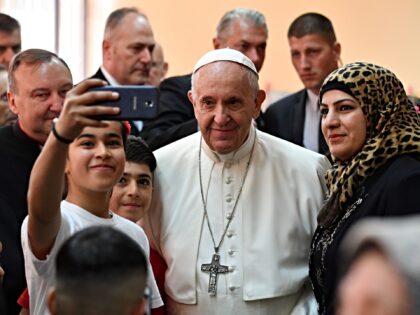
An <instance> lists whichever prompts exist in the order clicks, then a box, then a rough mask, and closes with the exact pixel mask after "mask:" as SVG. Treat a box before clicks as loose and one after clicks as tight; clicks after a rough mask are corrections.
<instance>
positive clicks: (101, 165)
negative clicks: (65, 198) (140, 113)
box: [66, 122, 125, 193]
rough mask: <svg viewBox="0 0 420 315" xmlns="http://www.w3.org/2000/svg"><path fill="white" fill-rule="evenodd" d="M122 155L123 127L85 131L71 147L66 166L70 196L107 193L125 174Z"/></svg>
mask: <svg viewBox="0 0 420 315" xmlns="http://www.w3.org/2000/svg"><path fill="white" fill-rule="evenodd" d="M124 163H125V153H124V145H123V139H122V127H121V124H120V123H119V122H109V125H108V126H107V127H103V128H93V127H86V128H84V129H83V130H82V132H81V133H80V135H79V136H78V137H77V138H76V139H75V141H74V142H73V143H72V144H71V145H70V148H69V156H68V160H67V165H66V175H67V180H68V184H69V193H70V192H71V191H73V190H75V189H78V190H79V191H95V192H108V191H111V190H112V187H113V186H114V185H115V184H116V183H117V182H118V180H119V178H120V177H121V175H122V173H123V171H124Z"/></svg>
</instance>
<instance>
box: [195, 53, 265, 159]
mask: <svg viewBox="0 0 420 315" xmlns="http://www.w3.org/2000/svg"><path fill="white" fill-rule="evenodd" d="M188 96H189V98H190V100H191V102H192V103H193V106H194V112H195V117H196V118H197V120H198V125H199V127H200V130H201V133H202V135H203V139H204V141H205V142H206V143H207V145H208V146H209V147H210V148H211V149H212V150H214V151H216V152H217V153H219V154H226V153H230V152H233V151H235V150H236V149H238V148H239V147H240V146H241V145H242V144H243V143H244V142H245V140H246V138H247V137H248V133H249V129H250V126H251V121H252V119H253V118H257V117H258V115H259V113H260V107H261V103H262V102H263V101H264V98H265V93H264V91H258V92H257V93H255V92H254V90H253V89H252V88H251V86H250V83H249V80H248V74H247V70H246V69H245V68H244V67H243V66H241V65H239V64H236V63H234V62H228V61H219V62H214V63H210V64H208V65H205V66H204V67H202V68H201V69H199V70H198V71H197V72H196V74H195V75H194V94H193V92H192V91H190V92H189V93H188Z"/></svg>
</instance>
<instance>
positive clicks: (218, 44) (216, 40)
mask: <svg viewBox="0 0 420 315" xmlns="http://www.w3.org/2000/svg"><path fill="white" fill-rule="evenodd" d="M213 48H214V49H219V48H223V46H222V41H221V40H220V38H217V37H214V38H213Z"/></svg>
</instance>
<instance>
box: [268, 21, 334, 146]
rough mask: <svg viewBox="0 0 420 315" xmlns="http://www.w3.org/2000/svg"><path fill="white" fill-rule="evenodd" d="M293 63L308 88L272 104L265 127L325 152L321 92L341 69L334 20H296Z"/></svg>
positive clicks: (291, 34)
mask: <svg viewBox="0 0 420 315" xmlns="http://www.w3.org/2000/svg"><path fill="white" fill-rule="evenodd" d="M287 36H288V39H289V46H290V54H291V59H292V63H293V66H294V68H295V70H296V72H297V73H298V75H299V77H300V79H301V81H302V83H303V85H304V86H305V89H303V90H301V91H299V92H297V93H295V94H292V95H290V96H287V97H285V98H284V99H281V100H279V101H277V102H276V103H274V104H272V105H271V106H269V107H268V109H267V110H266V112H265V113H264V114H263V115H262V121H263V124H262V126H261V129H262V130H264V131H266V132H268V133H270V134H272V135H274V136H277V137H280V138H283V139H285V140H287V141H291V142H293V143H295V144H297V145H300V146H303V147H305V148H308V149H310V150H313V151H316V152H320V153H323V154H325V153H326V152H328V146H327V144H326V142H325V139H324V136H323V135H322V132H321V120H320V114H319V108H318V93H319V89H320V87H321V85H322V82H323V81H324V79H325V78H326V77H327V75H328V74H330V73H331V72H332V71H333V70H335V69H337V68H338V64H339V61H340V52H341V46H340V43H338V42H337V40H336V37H335V33H334V28H333V26H332V23H331V21H330V20H329V19H328V18H326V17H325V16H323V15H321V14H318V13H306V14H303V15H301V16H299V17H298V18H297V19H295V20H294V21H293V23H292V24H291V25H290V27H289V31H288V33H287Z"/></svg>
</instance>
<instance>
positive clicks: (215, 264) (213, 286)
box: [201, 254, 229, 295]
mask: <svg viewBox="0 0 420 315" xmlns="http://www.w3.org/2000/svg"><path fill="white" fill-rule="evenodd" d="M201 271H206V272H210V279H209V291H208V292H209V293H210V295H216V291H217V276H218V275H219V273H227V272H229V268H228V266H223V265H221V264H220V255H218V254H214V255H213V257H212V259H211V263H210V264H202V265H201Z"/></svg>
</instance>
